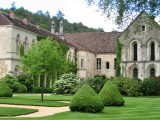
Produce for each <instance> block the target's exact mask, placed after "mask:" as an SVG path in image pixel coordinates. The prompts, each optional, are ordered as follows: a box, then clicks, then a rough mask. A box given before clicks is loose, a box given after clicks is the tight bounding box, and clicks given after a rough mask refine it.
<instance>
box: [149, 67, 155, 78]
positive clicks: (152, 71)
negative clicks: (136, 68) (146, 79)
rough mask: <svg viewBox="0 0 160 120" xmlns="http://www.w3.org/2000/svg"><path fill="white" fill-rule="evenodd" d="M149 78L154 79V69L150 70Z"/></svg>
mask: <svg viewBox="0 0 160 120" xmlns="http://www.w3.org/2000/svg"><path fill="white" fill-rule="evenodd" d="M150 77H155V69H154V68H151V69H150Z"/></svg>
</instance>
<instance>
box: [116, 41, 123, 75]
mask: <svg viewBox="0 0 160 120" xmlns="http://www.w3.org/2000/svg"><path fill="white" fill-rule="evenodd" d="M121 56H122V44H120V42H119V40H117V41H116V76H120V75H121V66H120V63H121V62H122V59H121Z"/></svg>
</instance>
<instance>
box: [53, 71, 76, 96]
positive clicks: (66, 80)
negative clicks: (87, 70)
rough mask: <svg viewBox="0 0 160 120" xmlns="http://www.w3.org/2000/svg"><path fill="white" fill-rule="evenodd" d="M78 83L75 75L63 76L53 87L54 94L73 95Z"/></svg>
mask: <svg viewBox="0 0 160 120" xmlns="http://www.w3.org/2000/svg"><path fill="white" fill-rule="evenodd" d="M77 82H78V78H77V76H76V75H75V74H72V73H70V74H63V75H62V76H61V77H60V79H59V80H57V81H56V82H55V83H54V85H53V92H54V93H57V94H71V93H72V91H73V89H74V88H75V86H76V84H77Z"/></svg>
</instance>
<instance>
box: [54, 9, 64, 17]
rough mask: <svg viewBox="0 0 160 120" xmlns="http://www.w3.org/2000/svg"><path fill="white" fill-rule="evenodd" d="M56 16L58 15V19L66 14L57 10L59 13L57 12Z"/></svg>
mask: <svg viewBox="0 0 160 120" xmlns="http://www.w3.org/2000/svg"><path fill="white" fill-rule="evenodd" d="M56 17H57V18H58V19H63V17H64V14H63V13H62V12H61V11H60V10H59V11H58V12H57V14H56Z"/></svg>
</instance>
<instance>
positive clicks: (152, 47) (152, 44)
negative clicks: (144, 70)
mask: <svg viewBox="0 0 160 120" xmlns="http://www.w3.org/2000/svg"><path fill="white" fill-rule="evenodd" d="M154 60H155V44H154V42H152V43H151V61H154Z"/></svg>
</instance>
